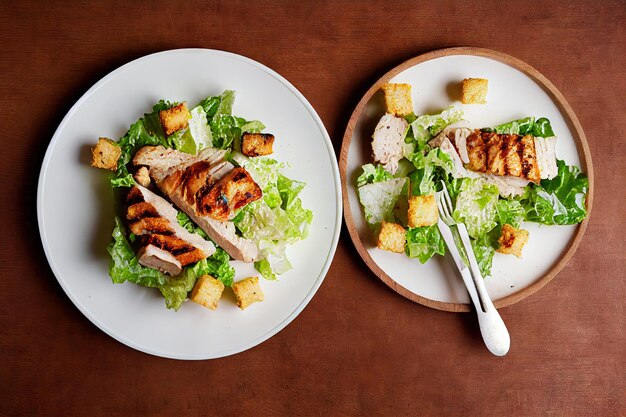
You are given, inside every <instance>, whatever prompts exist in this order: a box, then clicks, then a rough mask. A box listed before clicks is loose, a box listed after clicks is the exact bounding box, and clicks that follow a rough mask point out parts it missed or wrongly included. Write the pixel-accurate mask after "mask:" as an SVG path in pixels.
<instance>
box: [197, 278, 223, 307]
mask: <svg viewBox="0 0 626 417" xmlns="http://www.w3.org/2000/svg"><path fill="white" fill-rule="evenodd" d="M223 291H224V284H222V281H220V280H218V279H215V278H213V277H212V276H211V275H202V276H201V277H200V278H198V281H197V282H196V285H195V286H194V287H193V290H192V291H191V301H193V302H194V303H198V304H200V305H203V306H205V307H206V308H210V309H211V310H215V309H216V308H217V302H218V301H219V299H220V297H221V296H222V292H223Z"/></svg>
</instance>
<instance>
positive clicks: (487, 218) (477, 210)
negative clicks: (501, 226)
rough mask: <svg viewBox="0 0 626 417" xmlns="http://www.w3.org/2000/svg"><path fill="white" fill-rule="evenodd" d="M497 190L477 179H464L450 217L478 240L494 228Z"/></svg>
mask: <svg viewBox="0 0 626 417" xmlns="http://www.w3.org/2000/svg"><path fill="white" fill-rule="evenodd" d="M498 197H499V193H498V188H497V187H496V186H495V185H488V184H486V183H485V182H484V181H483V180H481V179H479V178H464V179H463V182H462V183H461V189H460V192H459V195H458V196H457V198H456V205H455V207H454V213H453V214H452V217H454V219H455V220H456V221H458V222H463V223H465V226H466V227H467V232H468V233H469V235H470V236H471V237H473V238H474V239H477V238H479V237H480V236H482V235H483V234H485V233H487V232H488V231H490V230H491V229H493V228H494V227H495V226H496V214H497V212H496V204H497V202H498Z"/></svg>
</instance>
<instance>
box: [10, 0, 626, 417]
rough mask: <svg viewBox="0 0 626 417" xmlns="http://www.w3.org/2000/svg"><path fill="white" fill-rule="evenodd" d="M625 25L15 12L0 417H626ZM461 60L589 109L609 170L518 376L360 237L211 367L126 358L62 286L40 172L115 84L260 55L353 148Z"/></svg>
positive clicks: (92, 10) (531, 11) (547, 18)
mask: <svg viewBox="0 0 626 417" xmlns="http://www.w3.org/2000/svg"><path fill="white" fill-rule="evenodd" d="M596 4H601V6H598V5H596ZM624 22H626V2H624V1H607V2H596V1H571V0H570V1H562V2H553V1H541V2H533V3H531V4H528V3H527V2H523V1H506V2H500V1H496V0H493V1H484V2H467V1H464V2H451V1H430V2H425V1H421V2H411V1H406V0H405V1H397V2H384V3H378V2H327V1H324V2H306V1H299V2H296V1H294V2H266V1H262V2H261V1H259V2H247V1H230V2H206V3H204V2H194V1H185V2H176V1H168V2H145V3H138V2H122V1H119V2H83V1H81V2H78V1H77V2H69V3H61V4H55V5H52V4H50V5H49V4H47V2H19V1H16V2H2V3H1V4H0V42H1V44H0V51H1V52H2V53H1V58H0V121H1V123H0V129H1V131H2V139H1V141H2V148H1V151H0V158H1V168H0V187H1V188H0V190H1V191H2V198H3V204H2V205H1V206H0V222H1V223H0V227H1V230H2V232H1V233H0V243H1V245H0V248H1V249H0V279H1V280H0V294H1V296H0V415H28V416H34V415H42V416H48V415H50V416H52V415H62V416H74V415H77V416H78V415H85V416H107V417H112V416H131V415H152V416H172V415H181V416H187V415H189V416H191V415H221V416H235V415H250V416H259V415H293V416H296V415H304V416H343V415H365V416H370V415H371V416H373V415H381V416H393V415H456V416H480V415H485V416H492V415H493V416H505V415H506V416H514V415H520V416H535V415H537V416H574V415H580V416H605V415H606V416H624V415H626V363H625V359H626V328H625V327H626V324H625V322H626V320H625V313H626V312H625V309H624V304H625V299H626V283H625V276H626V273H625V272H624V268H626V262H625V256H626V255H625V254H626V247H625V245H624V241H625V239H624V231H625V230H626V216H625V213H626V209H625V208H624V207H625V205H624V203H625V201H626V199H625V198H624V194H625V192H626V186H625V185H624V181H625V178H626V168H625V162H626V158H625V156H624V155H625V154H626V153H625V152H624V143H626V104H625V103H626V101H625V100H626V24H625V23H624ZM466 45H470V46H478V47H485V48H491V49H495V50H499V51H501V52H504V53H507V54H510V55H512V56H515V57H517V58H519V59H522V60H524V61H526V62H528V63H529V64H531V65H532V66H534V67H535V68H537V69H538V70H539V71H541V72H542V73H543V74H544V75H545V76H547V77H548V79H550V80H551V81H552V82H553V83H554V84H555V85H556V86H557V87H558V88H559V89H560V90H561V92H562V93H563V94H564V95H565V97H566V98H567V99H568V101H569V103H570V104H571V105H572V107H573V109H574V110H575V111H576V113H577V115H578V117H579V119H580V121H581V123H582V126H583V128H584V129H585V132H586V135H587V139H588V141H589V145H590V148H591V152H592V155H593V158H594V168H595V173H596V194H595V201H594V211H593V214H592V218H591V222H590V224H589V227H588V229H587V233H586V235H585V238H584V239H583V241H582V243H581V245H580V247H579V250H578V252H577V253H576V255H575V256H574V257H573V259H572V261H571V262H570V263H569V264H568V266H567V267H566V268H565V269H564V270H563V271H562V273H561V274H559V276H558V277H557V278H556V279H555V280H554V281H553V282H551V283H550V284H549V285H548V286H547V287H546V288H544V289H542V290H541V291H540V292H539V293H537V294H535V295H533V296H531V297H530V298H529V299H526V300H524V301H522V302H520V303H518V304H516V305H513V306H511V307H508V308H505V309H503V310H502V311H501V313H502V315H503V317H504V319H505V321H506V323H507V324H508V326H509V329H510V332H511V337H512V348H511V351H510V353H509V355H508V356H506V357H505V358H496V357H493V356H491V355H490V354H489V353H488V351H487V350H486V349H485V348H484V346H483V345H482V341H481V339H480V335H479V332H478V328H477V325H476V323H475V319H474V317H473V316H472V315H471V314H451V313H443V312H439V311H435V310H431V309H428V308H425V307H422V306H419V305H417V304H414V303H412V302H410V301H408V300H405V299H403V298H401V297H400V296H398V295H397V294H396V293H394V292H393V291H391V290H390V289H388V288H387V287H386V286H385V285H384V284H382V283H381V282H380V281H379V280H378V279H377V278H376V277H375V276H374V275H373V274H372V273H371V272H369V270H368V269H367V268H366V267H365V264H364V263H363V262H362V261H361V259H360V258H359V257H358V255H357V253H356V251H355V249H354V248H353V246H352V243H351V242H350V239H349V237H348V235H347V233H343V234H342V237H341V239H340V242H339V247H338V249H337V254H336V257H335V260H334V262H333V264H332V266H331V268H330V271H329V274H328V276H327V277H326V280H325V281H324V283H323V285H322V287H321V288H320V290H319V292H318V293H317V295H316V296H315V298H314V299H313V300H312V301H311V303H310V304H309V306H308V307H307V308H306V309H305V310H304V311H303V312H302V314H301V315H300V316H299V317H298V318H297V319H296V320H295V321H294V322H293V323H292V324H290V325H289V326H288V327H287V328H285V329H284V330H283V331H282V332H280V333H279V334H277V335H276V336H274V337H273V338H272V339H270V340H268V341H267V342H265V343H263V344H261V345H260V346H257V347H256V348H253V349H251V350H249V351H247V352H244V353H241V354H238V355H235V356H232V357H228V358H224V359H219V360H212V361H202V362H182V361H174V360H167V359H161V358H157V357H152V356H149V355H146V354H143V353H140V352H137V351H134V350H132V349H130V348H128V347H126V346H124V345H122V344H120V343H118V342H116V341H115V340H114V339H112V338H110V337H109V336H107V335H106V334H104V333H103V332H101V331H100V330H98V329H97V328H96V327H95V326H94V325H92V324H91V323H90V322H89V321H88V320H87V319H86V318H84V317H83V316H82V314H81V313H80V312H79V311H78V310H77V309H76V308H75V307H74V306H73V304H72V303H71V302H70V301H69V299H68V298H67V297H66V296H65V294H64V293H63V291H62V290H61V288H60V286H59V285H58V283H57V281H56V279H55V278H54V276H53V275H52V273H51V271H50V269H49V267H48V264H47V262H46V259H45V257H44V254H43V250H42V248H41V244H40V241H39V233H38V230H37V222H36V211H35V206H36V198H35V195H36V185H37V177H38V175H39V168H40V164H41V161H42V159H43V155H44V152H45V150H46V147H47V145H48V143H49V141H50V138H51V136H52V134H53V132H54V130H55V129H56V127H57V125H58V123H59V122H60V121H61V119H62V117H63V116H64V114H65V113H66V112H67V110H69V108H70V107H71V105H72V104H73V103H74V102H75V101H76V100H77V99H78V98H79V97H80V96H81V95H82V94H83V93H84V92H85V91H86V90H87V89H88V88H89V87H90V86H91V85H92V84H93V83H95V82H96V81H97V80H98V79H100V78H101V77H102V76H104V75H106V74H107V73H108V72H109V71H111V70H113V69H115V68H117V67H118V66H120V65H122V64H124V63H126V62H128V61H130V60H132V59H135V58H138V57H140V56H143V55H145V54H148V53H152V52H156V51H161V50H165V49H172V48H181V47H204V48H214V49H222V50H226V51H231V52H235V53H239V54H242V55H245V56H248V57H250V58H252V59H255V60H258V61H260V62H261V63H263V64H265V65H268V66H269V67H271V68H273V69H274V70H276V71H278V72H279V73H280V74H282V75H283V76H285V77H286V78H287V79H288V80H290V81H291V82H292V83H293V84H294V85H295V86H296V87H297V88H299V89H300V91H301V92H302V93H303V94H304V95H305V96H306V97H307V98H308V99H309V101H310V102H311V104H312V105H313V106H314V107H315V108H316V109H317V111H318V112H319V114H320V117H321V118H322V120H323V121H324V123H325V124H326V127H327V128H328V131H329V133H330V136H331V138H332V139H333V143H334V145H335V149H336V150H338V149H339V147H340V142H341V137H342V135H343V130H344V128H345V126H346V123H347V121H348V118H349V116H350V113H351V111H352V109H353V108H354V106H355V105H356V103H357V102H358V100H359V98H360V97H361V95H362V94H363V93H364V92H365V91H366V89H367V88H368V87H369V86H370V85H371V83H372V82H373V81H375V80H376V79H377V78H378V77H379V76H381V75H382V74H384V73H385V72H386V71H387V70H388V69H390V68H391V67H393V66H395V65H397V64H398V63H400V62H402V61H404V60H406V59H408V58H411V57H413V56H415V55H418V54H420V53H423V52H426V51H429V50H432V49H437V48H442V47H450V46H466ZM344 232H345V230H344Z"/></svg>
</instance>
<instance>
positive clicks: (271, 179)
mask: <svg viewBox="0 0 626 417" xmlns="http://www.w3.org/2000/svg"><path fill="white" fill-rule="evenodd" d="M239 163H240V166H243V167H245V168H246V170H247V171H248V172H249V173H250V176H251V177H252V179H253V180H254V182H256V183H257V184H259V187H261V190H263V192H265V190H266V189H267V188H270V187H271V186H275V185H276V183H277V182H278V174H279V170H280V169H282V168H285V164H284V163H283V162H278V161H277V160H275V159H272V158H247V159H245V160H244V159H241V160H239Z"/></svg>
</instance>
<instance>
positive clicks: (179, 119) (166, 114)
mask: <svg viewBox="0 0 626 417" xmlns="http://www.w3.org/2000/svg"><path fill="white" fill-rule="evenodd" d="M190 117H191V115H190V113H189V110H188V109H187V103H181V104H179V105H178V106H174V107H171V108H169V109H167V110H161V111H160V112H159V120H160V121H161V127H163V131H164V132H165V134H166V135H167V136H169V135H171V134H172V133H174V132H176V131H178V130H181V129H184V128H186V127H187V125H188V123H189V118H190Z"/></svg>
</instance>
